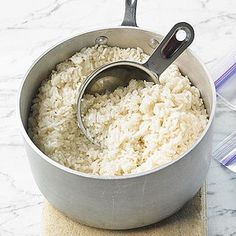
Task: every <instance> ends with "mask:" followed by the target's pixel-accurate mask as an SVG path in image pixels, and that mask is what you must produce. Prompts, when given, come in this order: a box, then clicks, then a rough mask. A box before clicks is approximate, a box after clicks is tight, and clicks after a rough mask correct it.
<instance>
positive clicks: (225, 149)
mask: <svg viewBox="0 0 236 236" xmlns="http://www.w3.org/2000/svg"><path fill="white" fill-rule="evenodd" d="M213 157H214V158H215V159H216V160H217V161H219V162H220V163H221V164H222V165H223V166H225V167H227V168H228V169H230V170H231V171H233V172H235V173H236V131H235V132H233V133H232V134H231V135H229V136H228V137H227V138H226V139H224V140H223V141H222V142H221V143H220V144H219V145H218V146H217V148H216V149H215V150H214V152H213Z"/></svg>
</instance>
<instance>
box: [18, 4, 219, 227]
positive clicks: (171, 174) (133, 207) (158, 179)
mask: <svg viewBox="0 0 236 236" xmlns="http://www.w3.org/2000/svg"><path fill="white" fill-rule="evenodd" d="M136 4H137V1H131V0H126V11H125V16H124V20H123V23H122V25H121V26H118V27H113V28H105V29H98V30H95V31H88V32H85V33H83V34H80V35H77V36H75V37H72V38H69V39H67V40H65V41H63V42H61V43H59V44H58V45H56V46H55V47H53V48H51V49H50V50H48V51H47V52H46V53H44V54H43V55H42V56H41V57H40V58H39V59H38V60H37V61H36V62H35V63H34V64H33V65H32V67H31V68H30V70H29V71H28V73H27V74H26V76H25V78H24V79H23V82H22V86H21V88H20V94H19V100H18V112H17V113H18V117H19V121H20V129H21V132H22V135H23V137H24V143H25V148H26V151H27V155H28V158H29V163H30V166H31V169H32V173H33V176H34V179H35V181H36V183H37V185H38V187H39V189H40V191H41V192H42V194H43V195H44V196H45V198H46V199H47V200H48V201H49V202H50V203H51V204H52V205H53V206H54V207H55V208H57V209H59V210H60V211H61V212H63V213H65V214H66V215H68V216H69V217H72V218H73V219H75V220H77V221H79V222H81V223H83V224H86V225H89V226H94V227H98V228H106V229H130V228H136V227H141V226H144V225H149V224H152V223H155V222H158V221H160V220H162V219H164V218H166V217H168V216H170V215H172V214H173V213H175V212H176V211H178V210H179V209H180V208H181V207H182V206H183V205H184V204H185V203H186V202H187V201H188V200H190V199H191V198H192V197H193V196H194V195H195V194H196V193H197V191H198V190H199V189H200V188H201V186H202V185H203V183H204V181H205V178H206V175H207V172H208V168H209V164H210V160H211V150H212V123H213V117H214V113H215V106H216V95H215V87H214V84H213V81H212V79H211V77H210V75H209V73H208V72H207V70H206V68H205V66H204V64H203V63H202V62H201V61H200V60H199V59H198V58H197V57H196V56H195V55H194V54H193V53H192V52H191V51H190V50H189V49H188V50H186V51H185V52H184V53H183V54H182V55H181V56H180V57H179V58H178V59H177V60H176V62H175V64H177V65H178V67H179V68H180V70H181V72H182V73H183V74H186V75H188V77H189V78H190V80H191V82H192V84H194V85H195V86H196V87H197V88H198V89H199V90H200V92H201V96H202V98H203V101H204V103H205V106H206V109H207V112H208V114H209V121H208V125H207V127H206V128H205V130H204V132H203V133H202V135H201V136H200V137H199V139H198V140H197V141H196V142H195V144H194V145H193V146H192V148H191V149H190V150H188V151H186V152H185V153H184V154H182V155H181V156H180V157H179V158H177V159H176V160H174V161H172V162H171V163H168V164H166V165H164V166H161V167H159V168H156V169H153V170H150V171H146V172H143V173H139V174H130V175H126V176H95V175H92V174H86V173H82V172H78V171H75V170H72V169H69V168H67V167H65V166H62V165H60V164H59V163H57V162H55V161H53V160H52V159H50V158H49V157H47V156H46V155H45V154H44V153H43V152H41V151H40V150H39V149H38V148H37V147H36V145H35V144H34V143H33V141H32V140H31V139H30V137H29V136H28V134H27V120H28V116H29V111H30V106H31V103H32V99H33V98H34V96H35V94H36V92H37V89H38V88H39V86H40V84H41V82H42V80H43V79H45V78H47V77H48V76H49V74H50V72H51V71H52V70H53V69H54V68H55V66H56V65H57V64H58V63H60V62H62V61H64V60H65V59H67V58H69V57H70V56H72V55H73V54H74V53H75V52H78V51H80V50H81V49H82V48H84V47H89V46H93V45H94V44H108V45H109V46H118V47H121V48H127V47H130V48H136V47H140V48H142V49H143V50H144V52H145V53H147V54H149V55H150V54H151V53H152V52H153V50H154V49H155V48H156V47H157V45H158V44H159V42H160V41H161V40H162V38H163V37H162V36H161V35H160V34H157V33H155V32H153V31H149V30H145V29H141V28H139V27H137V24H136ZM155 30H156V29H155Z"/></svg>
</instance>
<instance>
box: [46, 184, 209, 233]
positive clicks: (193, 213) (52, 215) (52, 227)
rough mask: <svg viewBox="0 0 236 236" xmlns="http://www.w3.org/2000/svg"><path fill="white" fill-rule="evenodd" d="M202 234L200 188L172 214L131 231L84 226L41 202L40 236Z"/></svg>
mask: <svg viewBox="0 0 236 236" xmlns="http://www.w3.org/2000/svg"><path fill="white" fill-rule="evenodd" d="M59 235H60V236H67V235H68V236H120V235H127V236H136V235H137V236H141V235H142V236H143V235H144V236H145V235H146V236H185V235H186V236H189V235H191V236H206V235H207V215H206V191H205V187H203V188H202V189H201V190H200V191H199V192H198V193H197V195H196V196H195V197H194V198H193V199H192V200H191V201H189V202H188V203H187V204H186V205H185V206H184V207H183V208H182V209H181V210H180V211H179V212H177V213H176V214H175V215H173V216H171V217H169V218H167V219H165V220H163V221H161V222H159V223H157V224H153V225H150V226H146V227H143V228H139V229H134V230H126V231H112V230H101V229H96V228H92V227H88V226H85V225H82V224H79V223H77V222H74V221H73V220H71V219H70V218H68V217H66V216H65V215H63V214H62V213H61V212H59V211H58V210H56V209H55V208H53V207H52V206H51V205H50V204H49V203H48V202H47V201H45V203H44V209H43V221H42V236H59Z"/></svg>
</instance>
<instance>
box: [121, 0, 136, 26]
mask: <svg viewBox="0 0 236 236" xmlns="http://www.w3.org/2000/svg"><path fill="white" fill-rule="evenodd" d="M136 8H137V0H125V15H124V19H123V22H122V24H121V25H122V26H134V27H137V23H136Z"/></svg>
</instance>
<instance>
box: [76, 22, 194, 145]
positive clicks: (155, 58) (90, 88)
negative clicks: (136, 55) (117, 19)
mask: <svg viewBox="0 0 236 236" xmlns="http://www.w3.org/2000/svg"><path fill="white" fill-rule="evenodd" d="M193 39H194V30H193V28H192V26H191V25H189V24H188V23H186V22H180V23H177V24H176V25H174V26H173V28H172V29H171V30H170V31H169V33H168V34H167V35H166V37H165V38H164V39H163V40H162V41H161V43H160V45H159V46H158V47H157V48H156V49H155V51H154V52H153V53H152V55H151V56H150V57H149V59H148V60H147V61H146V62H145V63H143V64H141V63H138V62H133V61H132V62H131V61H118V62H113V63H110V64H107V65H104V66H101V67H99V68H98V69H96V70H95V71H94V72H92V73H91V74H90V75H89V76H88V77H87V78H86V79H85V80H84V81H83V82H82V84H81V86H80V89H79V96H78V102H77V120H78V125H79V127H80V129H81V131H82V132H83V133H84V135H85V136H86V137H87V138H88V139H89V140H90V141H91V142H93V143H95V141H94V140H93V139H92V137H90V135H89V134H88V132H87V131H86V128H85V127H84V124H83V120H82V116H81V104H82V100H83V96H84V94H92V95H94V94H103V93H105V92H106V91H109V92H112V91H114V90H115V89H116V88H117V87H120V86H122V87H125V86H128V84H129V81H130V80H132V79H136V80H146V81H150V82H154V83H158V82H159V80H158V77H159V76H160V75H161V74H162V73H163V72H164V71H165V70H166V69H167V67H168V66H170V65H171V64H172V63H173V62H174V61H175V59H176V58H177V57H179V56H180V54H181V53H182V52H183V51H184V50H185V49H186V48H187V47H188V46H189V45H190V44H191V43H192V41H193ZM95 144H96V143H95Z"/></svg>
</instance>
